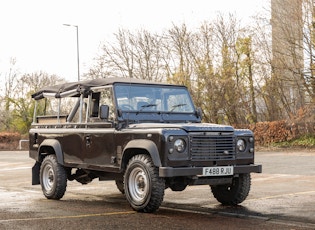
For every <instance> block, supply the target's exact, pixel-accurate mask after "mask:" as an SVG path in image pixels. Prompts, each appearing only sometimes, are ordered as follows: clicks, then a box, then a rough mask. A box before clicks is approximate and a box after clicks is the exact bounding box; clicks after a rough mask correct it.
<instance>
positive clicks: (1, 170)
mask: <svg viewBox="0 0 315 230" xmlns="http://www.w3.org/2000/svg"><path fill="white" fill-rule="evenodd" d="M31 168H32V167H30V166H25V167H18V168H10V169H0V172H5V171H15V170H23V169H31Z"/></svg>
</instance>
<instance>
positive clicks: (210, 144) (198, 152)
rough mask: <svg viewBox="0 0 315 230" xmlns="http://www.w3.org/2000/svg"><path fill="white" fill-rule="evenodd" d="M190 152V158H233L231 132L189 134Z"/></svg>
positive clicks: (233, 150) (233, 149)
mask: <svg viewBox="0 0 315 230" xmlns="http://www.w3.org/2000/svg"><path fill="white" fill-rule="evenodd" d="M217 134H218V133H217ZM190 153H191V159H192V160H228V159H234V156H235V155H234V153H235V144H234V136H233V134H218V135H215V134H211V133H204V134H203V135H200V134H198V135H190Z"/></svg>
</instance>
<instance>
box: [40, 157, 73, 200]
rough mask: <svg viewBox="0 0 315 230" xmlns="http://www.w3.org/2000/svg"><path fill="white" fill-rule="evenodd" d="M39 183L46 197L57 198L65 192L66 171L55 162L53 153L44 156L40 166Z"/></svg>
mask: <svg viewBox="0 0 315 230" xmlns="http://www.w3.org/2000/svg"><path fill="white" fill-rule="evenodd" d="M40 184H41V187H42V191H43V193H44V196H45V197H46V198H47V199H54V200H59V199H61V198H62V197H63V195H64V194H65V192H66V187H67V173H66V170H65V168H64V167H63V166H62V165H60V164H59V163H58V162H57V158H56V156H55V155H48V156H46V157H45V158H44V160H43V162H42V165H41V167H40Z"/></svg>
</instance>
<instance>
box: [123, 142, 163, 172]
mask: <svg viewBox="0 0 315 230" xmlns="http://www.w3.org/2000/svg"><path fill="white" fill-rule="evenodd" d="M137 154H147V155H149V156H150V157H151V159H152V161H153V164H154V165H155V166H156V167H161V166H162V164H161V159H160V155H159V151H158V148H157V146H156V144H155V143H154V142H153V141H151V140H145V139H137V140H132V141H130V142H128V144H127V145H126V147H125V148H124V150H123V153H122V164H121V169H124V168H126V166H127V164H128V161H129V160H130V159H131V158H132V157H133V156H134V155H137Z"/></svg>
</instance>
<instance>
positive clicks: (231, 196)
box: [211, 173, 251, 205]
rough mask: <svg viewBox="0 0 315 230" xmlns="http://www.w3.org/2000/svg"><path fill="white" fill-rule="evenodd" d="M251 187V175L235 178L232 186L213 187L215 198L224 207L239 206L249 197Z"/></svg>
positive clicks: (241, 175)
mask: <svg viewBox="0 0 315 230" xmlns="http://www.w3.org/2000/svg"><path fill="white" fill-rule="evenodd" d="M250 185H251V177H250V174H249V173H246V174H240V175H239V177H235V178H234V179H233V182H232V184H231V185H216V186H211V190H212V193H213V195H214V197H215V198H216V199H217V201H219V202H220V203H221V204H223V205H237V204H240V203H242V202H243V201H244V200H245V199H246V197H247V196H248V193H249V190H250Z"/></svg>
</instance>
